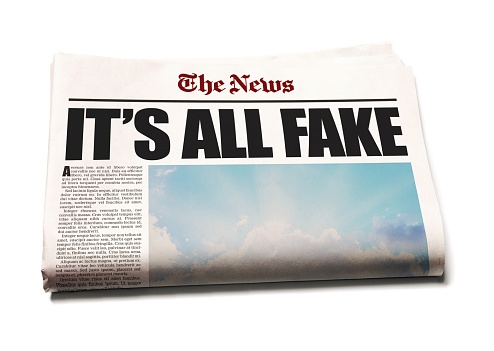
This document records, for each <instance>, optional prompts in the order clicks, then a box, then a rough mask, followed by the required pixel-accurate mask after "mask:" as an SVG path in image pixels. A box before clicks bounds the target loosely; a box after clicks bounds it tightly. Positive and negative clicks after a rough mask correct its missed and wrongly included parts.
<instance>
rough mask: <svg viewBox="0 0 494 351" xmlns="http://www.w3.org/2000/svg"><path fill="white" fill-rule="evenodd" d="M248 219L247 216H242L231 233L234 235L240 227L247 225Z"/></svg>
mask: <svg viewBox="0 0 494 351" xmlns="http://www.w3.org/2000/svg"><path fill="white" fill-rule="evenodd" d="M248 219H249V216H242V218H241V219H240V220H239V221H238V222H237V224H236V225H235V228H233V231H234V232H235V233H236V232H237V231H238V230H239V229H240V227H242V226H244V225H245V224H247V220H248Z"/></svg>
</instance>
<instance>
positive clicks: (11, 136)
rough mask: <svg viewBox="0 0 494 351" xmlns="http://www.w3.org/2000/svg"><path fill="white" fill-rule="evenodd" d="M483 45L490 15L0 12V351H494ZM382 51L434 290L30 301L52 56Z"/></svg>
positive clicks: (420, 285) (253, 5)
mask: <svg viewBox="0 0 494 351" xmlns="http://www.w3.org/2000/svg"><path fill="white" fill-rule="evenodd" d="M493 33H494V21H493V19H492V10H490V6H489V2H488V1H485V2H481V1H468V2H455V1H436V2H434V1H424V2H422V1H410V2H398V1H338V2H330V1H327V2H322V1H321V2H320V3H318V2H314V1H307V0H304V1H298V2H289V1H279V2H270V1H267V0H264V1H245V2H241V3H238V4H236V3H235V2H233V1H231V2H229V1H211V0H210V1H202V2H199V1H197V2H190V1H187V2H186V1H184V2H179V1H176V2H170V3H166V2H148V1H132V2H125V1H114V2H104V1H80V2H66V1H60V2H55V1H44V2H42V1H36V2H34V1H33V2H20V1H19V2H12V4H10V3H9V2H2V5H0V38H1V42H0V43H1V56H0V60H1V65H0V89H1V91H0V97H1V98H0V99H1V100H0V101H1V105H0V107H1V113H2V115H1V119H0V125H1V127H0V133H1V138H0V142H1V152H2V174H1V183H0V184H1V187H2V196H1V200H0V202H1V204H2V210H1V212H0V213H1V219H2V224H3V225H2V239H1V245H2V248H3V255H1V258H0V259H1V262H0V267H1V276H0V279H1V288H2V289H1V291H0V294H1V297H2V299H1V303H2V305H1V306H2V309H1V318H0V323H1V326H0V333H1V338H0V348H4V346H6V345H9V347H8V348H6V349H9V350H10V349H21V348H23V346H27V347H32V348H36V349H38V350H39V349H72V350H78V349H86V348H89V349H103V348H111V349H115V348H116V347H122V348H123V349H138V350H141V349H142V350H145V349H146V348H147V347H151V346H154V347H156V348H159V349H166V350H192V349H199V348H200V349H214V348H219V349H228V350H233V349H235V350H236V349H248V350H256V349H264V350H266V349H268V350H269V349H275V350H284V349H295V350H312V349H336V350H340V349H357V348H360V347H362V348H364V347H365V348H366V349H369V348H370V349H384V350H387V349H389V350H392V349H393V350H394V349H400V350H408V349H418V348H421V349H432V348H433V347H441V348H445V349H452V348H453V347H458V348H461V349H463V348H466V347H468V348H469V349H472V350H476V349H482V350H485V349H493V348H494V345H493V341H492V339H491V335H490V334H491V333H492V327H493V322H492V318H493V317H492V316H493V314H494V306H493V302H492V296H491V295H492V282H491V277H490V274H491V268H492V267H493V265H492V258H491V252H492V249H493V247H494V240H493V236H494V231H493V229H492V228H493V224H492V218H493V209H494V206H493V203H492V199H493V195H494V189H493V185H492V167H491V162H492V151H493V147H492V144H491V143H492V135H493V130H494V123H493V119H494V107H493V103H494V102H493V93H494V88H493V80H494V69H493V65H494V53H493V51H494V42H493V38H492V35H493ZM382 41H392V42H393V44H394V48H395V51H396V52H397V54H398V55H399V56H400V57H401V58H402V59H403V61H404V62H405V64H407V65H410V66H412V67H413V70H414V73H415V77H416V81H417V89H418V95H419V102H420V109H421V115H422V123H423V128H424V134H425V139H426V146H427V149H428V154H429V158H430V163H431V168H432V174H433V178H434V181H435V185H436V190H437V194H438V197H439V202H440V206H441V210H442V215H443V223H444V227H445V232H446V234H445V235H446V250H447V251H446V274H445V276H444V277H443V278H418V279H413V278H412V279H381V280H367V281H340V282H309V283H278V284H258V285H240V286H210V287H186V288H155V289H139V290H125V291H111V292H108V291H106V292H82V293H71V294H69V293H65V294H49V293H45V292H44V291H43V290H42V279H41V273H40V266H41V249H42V222H43V205H44V204H43V202H44V187H45V180H46V176H45V174H46V161H47V142H48V127H49V99H50V92H49V78H50V76H49V65H50V62H51V60H52V55H53V53H54V52H56V51H62V52H70V53H84V54H95V55H101V56H113V57H126V58H180V57H187V58H189V57H215V56H218V57H220V56H249V55H266V54H276V53H286V52H301V51H310V50H323V49H328V48H336V47H343V46H351V45H358V44H369V43H375V42H382Z"/></svg>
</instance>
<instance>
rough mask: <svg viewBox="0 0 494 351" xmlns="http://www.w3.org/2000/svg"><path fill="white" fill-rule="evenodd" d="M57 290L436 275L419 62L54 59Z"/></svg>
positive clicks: (380, 53) (52, 195)
mask: <svg viewBox="0 0 494 351" xmlns="http://www.w3.org/2000/svg"><path fill="white" fill-rule="evenodd" d="M51 92H52V94H51V122H50V123H51V124H50V140H49V159H48V174H47V186H46V202H45V219H44V247H43V264H42V275H43V286H44V289H45V290H46V291H52V292H56V291H75V290H88V289H113V288H131V287H152V286H173V285H197V284H226V283H248V282H275V281H297V280H329V279H357V278H376V277H406V276H438V275H441V274H442V273H443V267H444V244H443V229H442V223H441V216H440V211H439V206H438V202H437V199H436V196H435V191H434V186H433V183H432V178H431V175H430V170H429V166H428V161H427V155H426V149H425V145H424V140H423V136H422V131H421V124H420V116H419V109H418V103H417V97H416V92H415V83H414V78H413V75H412V71H411V69H410V68H409V67H406V66H404V65H403V64H402V62H401V60H400V59H399V58H398V57H397V56H396V55H395V54H394V53H393V50H392V48H391V45H389V44H378V45H367V46H359V47H353V48H345V49H338V50H328V51H321V52H315V53H307V54H290V55H278V56H271V57H257V58H245V59H202V60H199V59H197V60H192V59H185V60H131V59H115V58H102V57H92V56H84V55H70V54H56V55H55V57H54V61H53V64H52V85H51Z"/></svg>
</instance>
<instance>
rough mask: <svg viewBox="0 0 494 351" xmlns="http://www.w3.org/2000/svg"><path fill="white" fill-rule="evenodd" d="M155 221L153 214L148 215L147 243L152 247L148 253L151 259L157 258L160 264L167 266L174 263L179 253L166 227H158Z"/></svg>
mask: <svg viewBox="0 0 494 351" xmlns="http://www.w3.org/2000/svg"><path fill="white" fill-rule="evenodd" d="M157 221H158V219H157V218H156V217H155V216H153V215H150V216H149V245H150V247H152V250H150V255H152V256H153V257H152V259H153V260H154V259H156V258H158V259H159V262H160V265H161V266H163V267H169V266H172V265H173V264H174V262H175V261H176V259H177V258H178V257H179V256H180V255H181V253H180V251H178V250H177V247H176V246H175V244H173V243H172V241H171V239H170V234H169V233H168V232H167V228H166V227H163V228H160V227H158V226H157V225H156V223H157Z"/></svg>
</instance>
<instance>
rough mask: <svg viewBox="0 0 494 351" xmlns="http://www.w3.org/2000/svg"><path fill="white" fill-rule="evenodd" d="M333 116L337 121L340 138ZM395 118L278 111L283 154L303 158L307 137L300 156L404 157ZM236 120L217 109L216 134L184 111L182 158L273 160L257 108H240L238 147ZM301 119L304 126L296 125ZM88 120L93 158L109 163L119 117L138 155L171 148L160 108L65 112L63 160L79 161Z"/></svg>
mask: <svg viewBox="0 0 494 351" xmlns="http://www.w3.org/2000/svg"><path fill="white" fill-rule="evenodd" d="M355 112H357V114H355ZM335 116H337V118H339V121H340V122H341V130H342V133H341V134H340V132H339V131H338V129H337V127H336V122H335ZM398 117H399V113H398V108H396V107H374V108H370V107H365V108H359V109H358V110H357V111H355V110H354V109H353V108H338V109H329V108H309V109H303V108H288V109H280V116H279V118H281V122H282V126H283V136H284V142H285V155H286V157H302V152H301V139H302V137H308V138H307V139H306V140H307V142H308V155H304V156H308V157H323V156H324V154H325V149H328V150H329V153H330V155H331V156H333V157H346V156H362V151H364V152H365V154H366V155H368V156H406V155H407V154H408V152H407V148H406V146H405V145H396V141H395V136H396V135H401V134H402V130H401V127H400V126H398V125H394V124H393V123H392V122H393V121H392V119H395V120H396V118H398ZM235 118H238V116H235V115H234V111H233V110H232V109H220V110H219V131H217V130H216V129H215V127H214V124H213V119H212V116H211V111H210V110H208V109H188V110H187V115H186V122H185V130H184V137H183V143H182V145H181V147H182V159H198V158H199V154H200V153H199V151H200V150H203V152H204V157H205V158H270V157H273V148H272V147H271V146H269V145H265V144H264V142H263V138H262V135H263V130H262V125H261V118H260V112H259V110H258V109H245V110H244V116H243V118H245V128H246V131H245V133H246V136H247V145H245V146H239V145H237V135H236V130H235ZM304 118H305V119H307V122H306V123H301V122H302V120H303V119H304ZM88 119H89V120H93V121H94V122H93V123H94V147H93V150H94V152H93V159H94V160H109V159H110V156H111V150H110V138H111V137H112V135H111V127H112V123H116V122H117V121H118V119H122V123H123V124H127V123H129V122H131V121H132V120H133V124H134V127H135V129H136V131H137V132H139V133H140V134H142V138H141V139H139V140H134V141H133V142H134V150H135V153H136V155H137V156H138V157H140V158H142V159H145V160H160V159H163V158H165V157H167V156H168V154H169V153H170V148H171V147H172V145H171V141H170V138H169V136H168V134H167V133H166V127H167V124H168V122H169V116H168V114H167V113H166V111H164V110H162V109H158V108H144V109H141V110H138V111H137V112H136V113H135V115H134V110H132V109H113V108H69V111H68V122H67V142H66V151H65V159H66V160H82V154H83V147H84V145H83V139H84V138H83V136H84V124H85V123H87V120H88ZM371 123H375V124H377V130H378V131H379V140H377V138H374V136H373V135H372V133H371V132H370V126H371ZM303 124H305V125H307V126H303ZM395 124H396V123H395ZM218 132H219V137H218ZM114 137H115V136H114ZM304 142H305V141H304ZM361 146H362V147H361ZM362 149H363V150H362Z"/></svg>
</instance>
